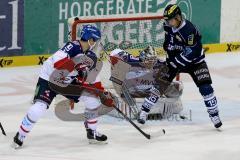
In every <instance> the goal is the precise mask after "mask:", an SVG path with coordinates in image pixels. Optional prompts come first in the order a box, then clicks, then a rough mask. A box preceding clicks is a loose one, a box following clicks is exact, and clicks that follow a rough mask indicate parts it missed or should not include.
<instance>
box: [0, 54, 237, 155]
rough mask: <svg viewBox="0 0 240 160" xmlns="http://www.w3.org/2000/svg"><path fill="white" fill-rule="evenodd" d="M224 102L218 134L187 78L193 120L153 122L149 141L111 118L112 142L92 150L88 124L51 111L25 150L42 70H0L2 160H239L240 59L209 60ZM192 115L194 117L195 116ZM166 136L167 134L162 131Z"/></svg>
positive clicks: (107, 128)
mask: <svg viewBox="0 0 240 160" xmlns="http://www.w3.org/2000/svg"><path fill="white" fill-rule="evenodd" d="M206 59H207V62H208V65H209V68H210V71H211V74H212V79H213V87H214V88H215V94H216V96H217V97H218V103H219V109H220V115H221V118H222V121H223V127H222V131H217V130H216V129H214V127H213V125H212V123H211V122H210V119H209V118H208V114H207V112H206V108H205V105H204V103H203V100H202V98H201V96H200V94H199V93H198V89H197V88H196V87H195V85H194V83H193V82H192V81H191V78H190V77H189V76H188V75H185V74H182V75H181V80H182V81H183V83H184V93H183V97H182V101H183V106H184V111H183V112H184V114H185V115H186V116H188V117H189V119H188V120H184V121H183V120H179V119H177V118H175V119H169V120H164V121H149V122H148V123H147V125H146V126H144V127H142V128H143V130H144V131H146V132H147V133H150V134H152V135H153V138H152V139H151V140H147V139H145V138H144V137H143V136H142V135H141V134H139V133H138V132H137V131H136V130H135V129H134V128H133V127H132V126H131V125H130V124H129V123H128V122H126V121H122V120H118V119H115V118H111V117H108V116H105V117H102V118H101V119H100V125H99V130H100V131H101V132H103V133H105V134H106V135H107V136H108V138H109V140H108V144H105V145H89V144H88V141H87V138H86V133H85V129H84V126H83V124H82V122H64V121H61V120H59V119H58V118H57V117H56V116H55V115H54V111H53V107H51V108H50V109H49V111H48V112H47V114H46V115H45V116H44V117H43V118H42V119H40V121H39V123H37V124H36V125H35V127H34V129H33V131H32V132H31V133H30V135H29V136H28V137H27V139H26V141H25V143H24V147H23V148H21V149H19V150H14V149H12V148H11V147H10V145H11V143H12V139H13V136H14V135H15V133H16V131H17V130H18V127H19V125H20V122H21V120H22V118H23V116H24V115H25V113H26V111H27V109H28V108H29V107H30V106H31V104H30V102H31V98H32V96H33V93H34V89H35V83H36V80H37V77H38V72H39V68H40V66H34V67H18V68H3V69H1V70H0V76H1V78H0V91H1V92H0V102H1V103H0V122H1V123H2V125H3V127H4V129H5V131H6V133H7V136H6V137H5V136H3V135H2V134H0V160H14V159H17V160H21V159H24V160H30V159H31V160H32V159H35V160H61V159H65V160H77V159H78V160H79V159H80V160H123V159H126V160H135V159H136V160H146V159H153V160H176V159H178V160H181V159H184V160H212V159H214V160H226V159H228V160H239V159H240V154H239V153H240V54H239V53H238V52H232V53H228V52H227V53H221V54H211V55H207V58H206ZM190 110H191V116H190ZM162 128H164V129H165V130H166V134H165V135H162V134H161V132H160V131H161V129H162Z"/></svg>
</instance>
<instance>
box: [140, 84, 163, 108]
mask: <svg viewBox="0 0 240 160" xmlns="http://www.w3.org/2000/svg"><path fill="white" fill-rule="evenodd" d="M150 92H151V93H150V96H148V97H146V98H145V99H144V102H143V105H142V108H141V109H142V110H143V111H145V112H149V111H150V110H151V108H152V106H154V105H155V104H156V103H157V101H158V99H159V97H160V92H159V91H158V90H157V89H156V88H155V87H152V88H151V90H150Z"/></svg>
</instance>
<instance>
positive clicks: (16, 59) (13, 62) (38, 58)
mask: <svg viewBox="0 0 240 160" xmlns="http://www.w3.org/2000/svg"><path fill="white" fill-rule="evenodd" d="M203 48H204V50H205V52H206V54H215V53H219V52H220V53H221V52H226V53H231V52H236V51H240V42H230V43H220V44H205V45H203ZM155 49H156V51H157V53H159V54H160V55H163V54H164V51H163V48H155ZM140 50H141V49H130V50H128V52H129V53H131V54H133V55H138V53H139V51H140ZM49 56H51V55H50V54H41V55H30V56H13V57H0V68H4V67H18V66H34V65H41V64H42V63H43V61H44V60H46V59H47V58H48V57H49ZM102 60H106V56H103V57H102Z"/></svg>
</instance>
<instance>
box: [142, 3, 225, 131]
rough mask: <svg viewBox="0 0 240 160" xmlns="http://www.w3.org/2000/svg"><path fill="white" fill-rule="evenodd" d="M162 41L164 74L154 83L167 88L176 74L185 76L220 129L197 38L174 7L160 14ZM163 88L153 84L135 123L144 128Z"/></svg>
mask: <svg viewBox="0 0 240 160" xmlns="http://www.w3.org/2000/svg"><path fill="white" fill-rule="evenodd" d="M164 19H165V23H164V30H165V41H164V44H163V48H164V50H165V51H166V52H167V59H166V68H165V72H164V73H160V74H159V75H157V76H156V77H157V79H156V81H159V83H165V84H166V85H165V86H168V85H169V84H170V82H172V80H173V79H174V78H175V77H176V75H177V74H178V73H188V74H190V76H191V77H192V79H193V81H194V83H195V84H196V86H197V87H198V89H199V92H200V94H201V95H202V97H203V99H204V102H205V105H206V108H207V112H208V114H209V117H210V119H211V121H212V122H213V124H214V126H215V127H216V128H219V127H221V126H222V122H221V120H220V117H219V111H218V103H217V99H216V97H215V95H214V90H213V88H212V86H211V84H212V80H211V77H210V73H209V70H208V66H207V63H206V61H205V55H204V50H203V48H202V43H201V34H200V33H199V31H198V29H197V28H196V27H195V26H194V25H193V24H192V23H191V22H190V21H188V20H186V19H184V18H183V16H182V14H181V10H180V8H179V7H178V6H177V5H176V4H170V5H168V6H167V7H166V8H165V10H164ZM165 89H166V87H159V85H158V84H157V83H156V84H155V85H154V88H153V91H152V93H151V94H150V96H148V97H146V98H145V101H144V103H143V104H142V110H141V113H140V115H139V119H138V122H139V123H141V124H144V123H145V121H146V120H147V116H148V112H149V111H150V109H151V108H152V107H153V106H154V104H156V102H157V100H158V99H159V97H160V96H162V95H164V91H165Z"/></svg>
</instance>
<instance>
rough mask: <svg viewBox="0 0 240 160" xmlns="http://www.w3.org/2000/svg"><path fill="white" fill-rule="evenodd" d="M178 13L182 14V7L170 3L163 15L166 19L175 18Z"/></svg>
mask: <svg viewBox="0 0 240 160" xmlns="http://www.w3.org/2000/svg"><path fill="white" fill-rule="evenodd" d="M177 15H180V16H181V15H182V12H181V9H180V8H179V6H178V5H176V4H169V5H168V6H167V7H166V8H165V10H164V13H163V17H164V19H165V20H166V21H168V20H170V19H173V18H175V17H176V16H177Z"/></svg>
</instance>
